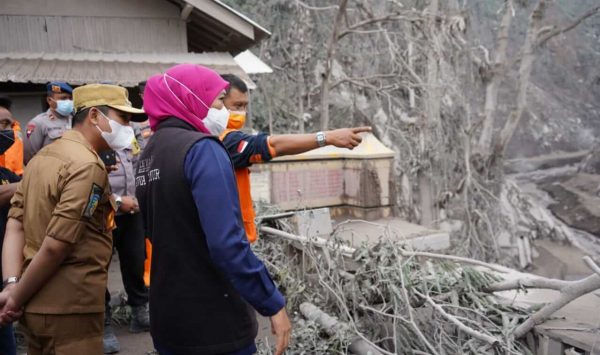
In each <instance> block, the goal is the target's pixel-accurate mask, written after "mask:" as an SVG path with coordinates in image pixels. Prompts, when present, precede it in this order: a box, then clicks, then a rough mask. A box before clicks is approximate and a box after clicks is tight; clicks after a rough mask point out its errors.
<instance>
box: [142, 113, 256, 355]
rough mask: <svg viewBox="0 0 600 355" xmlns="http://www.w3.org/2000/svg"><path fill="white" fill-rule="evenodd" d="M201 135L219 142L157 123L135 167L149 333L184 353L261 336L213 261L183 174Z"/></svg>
mask: <svg viewBox="0 0 600 355" xmlns="http://www.w3.org/2000/svg"><path fill="white" fill-rule="evenodd" d="M201 139H214V140H215V141H217V142H219V141H218V140H217V139H216V138H214V137H211V136H208V135H205V134H203V133H200V132H198V131H196V130H194V129H193V128H192V126H190V125H188V124H187V123H185V122H184V121H182V120H179V119H177V118H169V119H167V120H165V121H163V122H162V123H161V124H160V125H159V126H158V129H157V131H156V133H155V134H154V135H153V136H152V138H151V139H150V142H149V143H148V145H147V146H146V147H145V149H144V151H143V153H142V155H141V157H140V160H139V163H138V167H137V169H136V196H137V198H138V200H139V204H140V209H141V212H142V215H143V217H144V225H145V227H146V232H147V235H148V237H149V238H151V240H152V271H151V286H150V332H151V334H152V338H153V339H154V340H155V341H156V342H158V343H159V344H161V345H162V346H164V347H166V348H168V349H170V350H171V351H174V352H175V353H176V354H182V355H183V354H185V355H194V354H217V353H223V352H230V351H234V350H238V349H241V348H244V347H245V346H248V345H250V344H251V343H252V342H253V341H254V338H255V337H256V334H257V323H256V316H255V311H254V309H252V308H251V307H250V306H249V305H248V304H247V303H246V302H245V301H244V300H243V299H242V298H241V297H240V295H239V294H238V292H237V291H236V290H235V289H234V288H233V286H232V285H231V283H230V282H229V281H228V280H227V278H226V277H225V275H224V274H223V273H222V272H221V271H220V270H219V269H218V268H217V267H216V266H215V265H214V263H213V262H212V260H211V258H210V255H209V251H208V247H207V243H206V237H205V235H204V232H203V229H202V225H201V223H200V219H199V217H198V210H197V208H196V204H195V202H194V200H193V198H192V192H191V189H190V186H189V183H188V181H187V179H186V178H185V173H184V162H185V157H186V154H187V152H188V151H189V150H190V148H191V147H192V146H193V145H194V143H196V142H198V141H199V140H201ZM219 143H220V142H219ZM223 149H225V148H223ZM206 188H207V189H210V186H206ZM206 208H211V207H210V206H206Z"/></svg>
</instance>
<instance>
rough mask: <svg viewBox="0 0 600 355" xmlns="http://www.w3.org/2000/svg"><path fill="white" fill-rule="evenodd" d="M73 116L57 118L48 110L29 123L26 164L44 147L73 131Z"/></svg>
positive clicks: (25, 143) (26, 136)
mask: <svg viewBox="0 0 600 355" xmlns="http://www.w3.org/2000/svg"><path fill="white" fill-rule="evenodd" d="M71 119H72V118H71V116H69V117H61V116H57V115H56V114H55V113H53V112H52V110H50V109H48V111H46V112H42V113H40V114H39V115H37V116H35V117H34V118H32V119H31V121H29V123H27V131H26V133H27V134H26V135H25V139H24V141H23V150H24V153H25V157H24V158H25V163H26V164H27V163H28V162H29V161H30V160H31V158H33V156H34V155H35V154H36V153H37V152H38V151H39V150H40V149H42V148H43V147H45V146H47V145H48V144H50V143H52V142H54V141H55V140H57V139H58V138H60V137H61V136H62V135H63V133H65V131H67V130H69V129H71Z"/></svg>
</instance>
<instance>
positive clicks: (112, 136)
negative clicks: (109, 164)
mask: <svg viewBox="0 0 600 355" xmlns="http://www.w3.org/2000/svg"><path fill="white" fill-rule="evenodd" d="M100 113H101V114H102V116H104V118H105V119H106V120H107V121H108V124H109V125H110V129H111V132H104V131H103V130H101V129H100V127H98V126H97V125H96V128H98V130H99V131H100V134H101V135H102V138H103V139H104V140H105V141H106V144H108V146H109V147H110V148H111V149H112V150H123V149H126V148H128V147H129V146H130V145H131V143H132V142H133V139H134V138H135V134H134V132H133V128H131V127H130V126H123V125H122V124H120V123H119V122H117V121H114V120H111V119H110V118H108V117H106V115H104V114H103V113H102V112H100Z"/></svg>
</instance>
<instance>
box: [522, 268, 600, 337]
mask: <svg viewBox="0 0 600 355" xmlns="http://www.w3.org/2000/svg"><path fill="white" fill-rule="evenodd" d="M599 288H600V275H598V274H594V275H591V276H588V277H586V278H585V279H582V280H579V281H577V282H575V283H573V284H571V285H570V286H567V287H565V288H564V289H562V290H561V291H560V296H559V297H558V299H556V300H555V301H553V302H551V303H549V304H547V305H545V306H544V307H542V309H540V310H539V311H537V312H536V313H534V314H533V315H532V316H531V317H529V318H528V319H527V320H526V321H525V322H523V323H522V324H521V325H519V326H518V327H517V329H515V332H514V336H515V338H517V339H518V338H521V337H523V336H525V334H527V333H528V332H529V331H530V330H531V329H533V327H535V326H536V325H538V324H540V323H542V322H543V321H545V320H546V319H548V317H550V316H551V315H552V314H554V313H555V312H556V311H558V310H559V309H561V308H563V307H564V306H566V305H567V304H569V303H570V302H572V301H573V300H575V299H577V298H579V297H581V296H583V295H585V294H588V293H590V292H592V291H595V290H597V289H599Z"/></svg>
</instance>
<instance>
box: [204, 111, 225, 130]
mask: <svg viewBox="0 0 600 355" xmlns="http://www.w3.org/2000/svg"><path fill="white" fill-rule="evenodd" d="M228 121H229V110H227V108H225V106H223V108H221V109H220V110H219V109H216V108H212V107H211V108H210V109H209V110H208V115H207V116H206V118H205V119H204V121H203V123H204V126H206V128H207V129H208V131H209V132H210V134H212V135H213V136H219V135H221V133H223V131H224V130H225V128H227V122H228Z"/></svg>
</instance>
